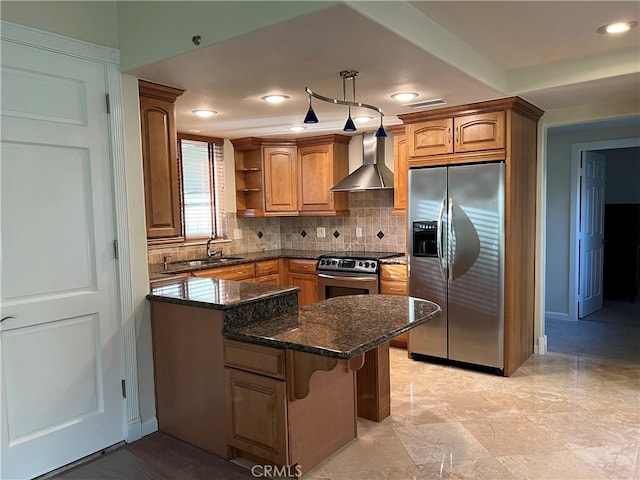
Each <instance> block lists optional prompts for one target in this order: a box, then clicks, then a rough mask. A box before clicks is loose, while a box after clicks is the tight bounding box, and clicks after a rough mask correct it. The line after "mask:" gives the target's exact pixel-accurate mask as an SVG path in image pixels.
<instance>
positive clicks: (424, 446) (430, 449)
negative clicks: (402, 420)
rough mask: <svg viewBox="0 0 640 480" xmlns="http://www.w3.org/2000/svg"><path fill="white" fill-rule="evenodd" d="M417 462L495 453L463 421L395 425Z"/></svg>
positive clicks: (461, 458) (453, 459) (440, 460)
mask: <svg viewBox="0 0 640 480" xmlns="http://www.w3.org/2000/svg"><path fill="white" fill-rule="evenodd" d="M394 430H395V432H396V435H397V436H398V438H400V440H401V441H402V444H403V445H404V447H405V448H406V449H407V452H409V455H410V457H411V459H412V460H413V461H414V463H415V464H416V465H419V464H425V463H435V462H442V461H443V459H445V458H446V459H449V458H450V459H452V461H456V462H457V461H458V460H468V459H474V458H482V457H490V456H491V454H490V453H489V452H488V451H487V449H485V448H484V447H483V446H482V444H481V443H480V442H479V441H478V440H477V439H476V438H475V437H474V436H473V435H471V433H469V431H468V430H467V429H466V428H464V427H463V426H462V424H460V423H454V422H450V423H435V424H427V425H414V426H407V427H394Z"/></svg>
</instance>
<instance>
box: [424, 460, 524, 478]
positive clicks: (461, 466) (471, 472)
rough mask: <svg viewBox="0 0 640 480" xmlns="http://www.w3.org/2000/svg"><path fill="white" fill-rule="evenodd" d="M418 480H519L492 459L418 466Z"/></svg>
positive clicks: (446, 461)
mask: <svg viewBox="0 0 640 480" xmlns="http://www.w3.org/2000/svg"><path fill="white" fill-rule="evenodd" d="M418 469H419V471H420V476H419V478H420V480H440V479H451V480H453V479H455V480H519V477H518V476H517V475H514V474H513V473H511V472H510V471H509V470H507V469H506V468H505V467H504V466H503V465H502V464H501V463H500V462H499V461H498V460H497V459H495V458H493V457H484V458H477V459H473V460H459V461H457V462H453V461H452V462H449V461H448V459H445V461H443V462H439V463H428V464H426V465H419V466H418Z"/></svg>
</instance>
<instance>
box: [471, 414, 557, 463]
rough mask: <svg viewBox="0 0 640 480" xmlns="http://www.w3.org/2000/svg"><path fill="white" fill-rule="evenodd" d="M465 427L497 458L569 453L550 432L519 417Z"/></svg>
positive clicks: (497, 419) (498, 419) (493, 420)
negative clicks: (562, 451)
mask: <svg viewBox="0 0 640 480" xmlns="http://www.w3.org/2000/svg"><path fill="white" fill-rule="evenodd" d="M463 425H464V427H465V428H466V429H467V430H469V432H471V434H472V435H473V436H474V437H476V438H477V439H478V440H479V441H480V443H481V444H482V445H483V446H484V447H485V448H486V449H487V450H489V452H491V454H492V455H494V456H496V457H499V456H507V455H528V454H535V453H544V452H552V451H555V450H566V447H565V446H564V444H563V443H562V442H560V441H558V440H554V439H553V438H550V437H549V432H548V431H547V430H545V429H544V428H542V427H540V426H538V425H536V424H535V423H533V422H532V421H531V420H529V419H527V418H526V417H523V416H519V415H517V416H513V417H502V418H496V419H492V420H488V421H485V422H482V423H471V422H465V423H463Z"/></svg>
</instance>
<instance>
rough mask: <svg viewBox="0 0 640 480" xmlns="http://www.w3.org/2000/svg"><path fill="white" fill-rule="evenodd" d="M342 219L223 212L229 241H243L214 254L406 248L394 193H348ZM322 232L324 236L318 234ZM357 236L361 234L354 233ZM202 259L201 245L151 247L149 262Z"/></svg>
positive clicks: (403, 224)
mask: <svg viewBox="0 0 640 480" xmlns="http://www.w3.org/2000/svg"><path fill="white" fill-rule="evenodd" d="M349 210H350V212H351V215H349V216H346V217H269V218H247V217H236V214H235V213H229V214H228V218H227V220H228V224H229V237H230V238H234V236H235V233H238V231H239V232H241V235H242V238H241V239H239V240H232V241H228V242H224V243H217V244H216V245H215V248H216V250H220V249H222V250H223V251H224V254H225V255H235V254H241V253H247V252H259V251H265V250H274V249H280V248H282V249H294V250H317V251H320V250H322V251H353V250H367V251H391V252H404V251H405V250H406V244H405V242H406V228H407V227H406V221H407V218H406V216H404V215H392V214H391V213H392V211H393V190H369V191H364V192H350V193H349ZM319 229H320V230H321V229H324V237H322V236H319V235H318V234H319V233H321V232H319ZM360 233H361V236H358V234H360ZM165 255H168V256H170V257H171V260H170V261H177V260H188V259H193V258H202V257H204V256H205V255H206V249H205V245H204V244H198V245H181V246H172V247H152V248H150V249H149V252H148V259H149V263H162V260H163V256H165Z"/></svg>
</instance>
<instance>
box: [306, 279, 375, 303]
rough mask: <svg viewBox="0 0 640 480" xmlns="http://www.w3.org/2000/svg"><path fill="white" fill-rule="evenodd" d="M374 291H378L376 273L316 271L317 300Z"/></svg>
mask: <svg viewBox="0 0 640 480" xmlns="http://www.w3.org/2000/svg"><path fill="white" fill-rule="evenodd" d="M375 293H378V275H374V274H367V273H349V272H331V273H329V272H322V273H318V300H325V299H327V298H333V297H340V296H343V295H371V294H375Z"/></svg>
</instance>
